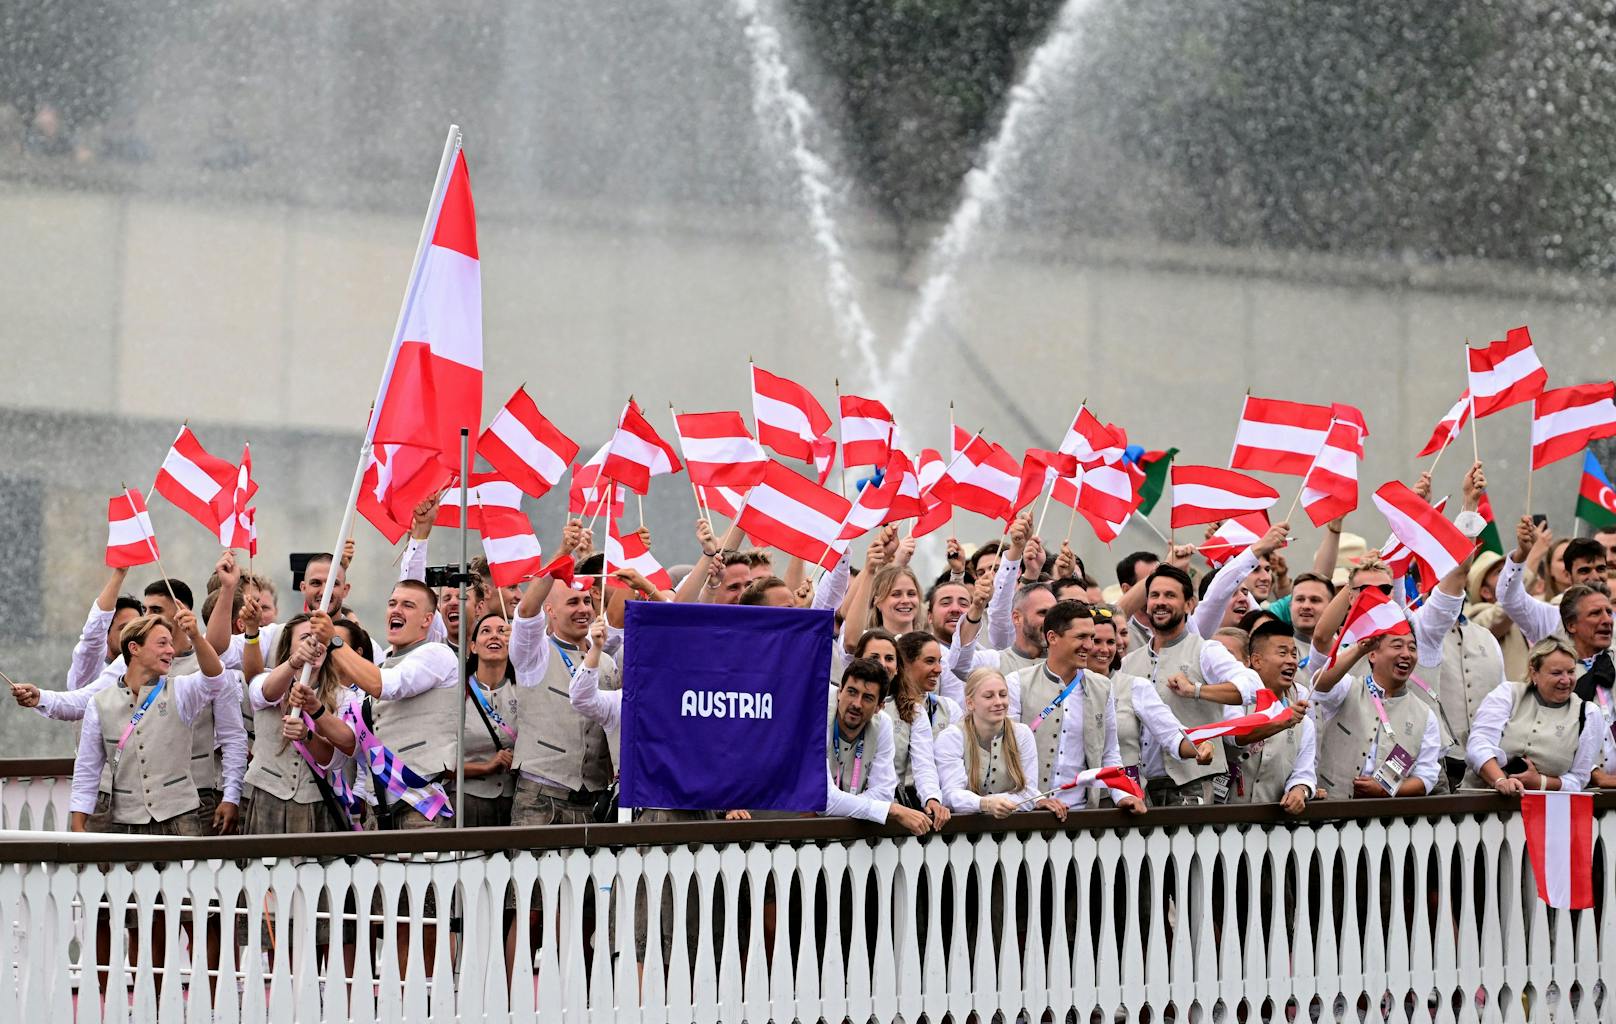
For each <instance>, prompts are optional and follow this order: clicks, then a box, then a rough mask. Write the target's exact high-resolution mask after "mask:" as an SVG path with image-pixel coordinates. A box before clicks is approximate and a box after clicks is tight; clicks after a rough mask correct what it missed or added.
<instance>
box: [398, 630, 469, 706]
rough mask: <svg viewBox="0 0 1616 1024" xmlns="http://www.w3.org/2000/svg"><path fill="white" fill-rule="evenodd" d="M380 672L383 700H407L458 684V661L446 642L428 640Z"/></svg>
mask: <svg viewBox="0 0 1616 1024" xmlns="http://www.w3.org/2000/svg"><path fill="white" fill-rule="evenodd" d="M381 673H382V692H381V699H382V700H407V699H408V698H410V697H415V696H419V695H420V694H423V693H425V692H427V691H428V690H437V689H447V688H449V687H452V686H459V685H460V662H459V659H457V658H456V657H455V653H454V651H453V650H451V649H450V647H449V645H448V644H443V643H436V642H433V641H430V640H429V641H427V642H426V643H424V644H422V645H421V646H419V647H417V648H416V649H415V650H413V651H411V652H410V653H408V654H406V655H405V656H404V660H403V661H401V662H399V663H398V664H397V665H394V666H393V667H392V668H384V669H382V670H381Z"/></svg>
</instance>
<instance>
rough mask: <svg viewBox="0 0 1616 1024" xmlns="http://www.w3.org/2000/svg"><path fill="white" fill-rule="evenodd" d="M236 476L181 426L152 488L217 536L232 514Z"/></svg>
mask: <svg viewBox="0 0 1616 1024" xmlns="http://www.w3.org/2000/svg"><path fill="white" fill-rule="evenodd" d="M237 476H238V473H237V469H236V467H235V466H232V465H231V464H230V463H229V461H228V460H225V459H221V458H218V457H217V456H214V455H209V454H208V452H207V449H205V448H203V447H202V442H201V441H198V440H197V438H196V435H195V434H193V433H191V428H190V427H181V428H180V434H179V436H178V437H176V438H175V439H174V443H173V444H171V445H169V448H168V454H167V455H165V456H163V464H162V465H161V466H159V467H158V469H157V483H156V488H157V493H158V494H161V495H162V496H163V497H165V498H167V499H168V500H169V503H170V504H172V505H173V506H174V507H175V508H177V509H179V510H180V511H182V512H184V513H185V514H186V515H188V516H190V517H191V518H192V519H195V520H196V521H197V522H199V523H201V524H202V525H203V526H206V527H207V528H208V532H209V533H211V534H213V535H214V536H216V537H217V536H219V533H220V527H221V525H222V524H223V523H224V522H225V520H227V519H229V518H230V516H231V515H232V514H233V512H234V503H235V488H236V482H237Z"/></svg>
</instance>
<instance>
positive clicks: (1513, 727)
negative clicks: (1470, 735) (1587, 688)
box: [1462, 683, 1600, 789]
mask: <svg viewBox="0 0 1616 1024" xmlns="http://www.w3.org/2000/svg"><path fill="white" fill-rule="evenodd" d="M1509 687H1510V691H1511V695H1512V699H1513V700H1514V705H1513V707H1512V709H1511V711H1510V715H1509V721H1508V722H1505V723H1504V734H1503V736H1502V737H1501V738H1500V740H1499V744H1498V745H1499V746H1500V747H1503V748H1504V755H1505V760H1508V759H1510V758H1514V757H1525V758H1530V759H1531V761H1532V763H1533V764H1535V765H1536V766H1537V770H1538V771H1540V772H1542V773H1543V774H1544V775H1564V774H1565V773H1566V772H1568V771H1570V770H1571V762H1572V761H1574V760H1576V758H1577V742H1578V741H1579V740H1580V739H1581V738H1582V725H1581V721H1582V718H1583V716H1584V715H1585V714H1588V715H1593V716H1594V717H1595V718H1599V717H1600V715H1599V709H1598V708H1597V707H1590V708H1588V710H1587V711H1586V712H1584V711H1583V705H1584V704H1586V703H1587V702H1586V701H1584V700H1583V699H1582V698H1580V697H1576V696H1573V697H1572V698H1571V699H1570V700H1568V701H1566V702H1565V704H1564V706H1562V707H1557V708H1555V707H1550V706H1549V705H1547V704H1545V703H1543V701H1542V700H1540V699H1538V696H1537V691H1536V690H1535V689H1533V687H1532V684H1531V683H1510V684H1509ZM1499 767H1500V768H1502V767H1503V765H1502V764H1500V765H1499ZM1462 785H1463V786H1464V787H1465V788H1466V789H1489V788H1491V787H1489V786H1488V785H1487V783H1485V782H1483V781H1482V779H1481V776H1480V775H1478V774H1476V770H1475V769H1474V768H1471V769H1469V770H1468V771H1466V772H1465V777H1464V782H1463V783H1462Z"/></svg>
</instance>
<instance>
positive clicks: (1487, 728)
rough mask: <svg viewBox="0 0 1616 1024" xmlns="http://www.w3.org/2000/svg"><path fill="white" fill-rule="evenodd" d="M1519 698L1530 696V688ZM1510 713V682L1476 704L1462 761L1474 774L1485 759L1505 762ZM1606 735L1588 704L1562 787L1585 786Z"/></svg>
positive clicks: (1512, 699)
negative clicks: (1506, 734)
mask: <svg viewBox="0 0 1616 1024" xmlns="http://www.w3.org/2000/svg"><path fill="white" fill-rule="evenodd" d="M1521 699H1522V700H1531V699H1533V697H1532V692H1531V690H1530V689H1529V690H1528V691H1527V693H1526V695H1525V696H1523V697H1522V698H1521ZM1576 699H1578V698H1576V697H1572V700H1576ZM1514 713H1515V688H1514V686H1513V685H1512V684H1510V683H1500V684H1498V686H1497V687H1496V688H1495V689H1494V690H1493V691H1492V692H1491V693H1489V694H1487V696H1485V697H1483V698H1482V699H1481V704H1480V705H1478V706H1477V707H1476V720H1475V721H1474V722H1471V723H1470V739H1469V741H1468V742H1467V743H1466V744H1465V761H1466V762H1467V763H1468V764H1469V765H1470V767H1471V768H1472V769H1473V770H1474V771H1475V772H1476V774H1477V775H1480V774H1481V766H1482V765H1484V764H1486V763H1487V762H1488V761H1497V762H1498V767H1499V768H1503V767H1504V765H1506V764H1508V763H1509V760H1510V756H1511V755H1510V752H1509V751H1507V750H1505V749H1504V748H1503V745H1502V744H1503V741H1504V727H1505V726H1506V725H1508V724H1509V720H1510V717H1511V716H1512V715H1513V714H1514ZM1608 735H1609V730H1608V729H1607V728H1606V727H1605V716H1604V715H1602V714H1599V713H1598V705H1594V706H1593V707H1590V708H1589V709H1588V714H1587V716H1586V717H1585V718H1584V719H1583V723H1582V732H1581V733H1580V734H1578V736H1577V753H1576V755H1575V756H1573V757H1572V759H1571V767H1570V768H1569V769H1568V770H1567V771H1566V773H1565V774H1564V775H1562V776H1560V788H1561V789H1562V790H1565V791H1567V792H1571V793H1580V792H1582V791H1583V790H1585V789H1587V788H1588V776H1589V774H1590V773H1591V772H1592V771H1593V770H1594V769H1595V768H1596V767H1598V766H1599V762H1600V759H1601V757H1602V756H1603V755H1604V752H1605V739H1606V737H1607V736H1608Z"/></svg>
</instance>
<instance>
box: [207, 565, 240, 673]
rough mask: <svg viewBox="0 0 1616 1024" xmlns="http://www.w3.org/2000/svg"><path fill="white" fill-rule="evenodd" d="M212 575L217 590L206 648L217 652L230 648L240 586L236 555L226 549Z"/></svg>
mask: <svg viewBox="0 0 1616 1024" xmlns="http://www.w3.org/2000/svg"><path fill="white" fill-rule="evenodd" d="M213 574H214V575H215V576H217V577H219V590H218V593H217V594H216V595H215V596H214V600H213V611H212V612H211V613H209V615H208V625H207V629H208V634H207V640H208V646H209V647H211V648H212V649H213V650H214V651H215V652H217V651H223V650H226V649H228V648H229V647H230V637H231V634H232V633H233V632H234V627H235V624H236V622H235V604H236V588H238V587H240V586H241V569H240V568H239V567H238V566H237V565H236V553H235V552H234V551H231V550H230V549H228V548H226V549H225V552H224V554H222V555H220V556H219V561H218V563H217V564H216V565H214V567H213ZM214 674H215V673H212V672H210V673H208V675H214Z"/></svg>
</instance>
